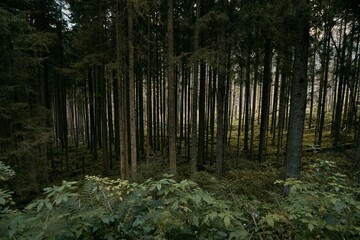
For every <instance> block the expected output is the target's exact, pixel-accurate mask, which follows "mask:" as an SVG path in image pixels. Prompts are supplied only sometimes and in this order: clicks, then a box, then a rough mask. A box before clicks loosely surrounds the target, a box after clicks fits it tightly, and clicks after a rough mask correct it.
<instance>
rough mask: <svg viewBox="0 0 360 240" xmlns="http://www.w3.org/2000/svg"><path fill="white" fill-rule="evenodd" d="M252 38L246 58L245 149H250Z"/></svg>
mask: <svg viewBox="0 0 360 240" xmlns="http://www.w3.org/2000/svg"><path fill="white" fill-rule="evenodd" d="M250 41H251V40H250V38H249V43H248V49H247V59H246V61H247V62H246V79H245V124H244V130H245V132H244V151H245V152H247V151H249V115H250V71H251V69H250V60H251V59H250V58H251V46H250V45H251V44H250ZM253 111H254V109H253Z"/></svg>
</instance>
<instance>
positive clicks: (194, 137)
mask: <svg viewBox="0 0 360 240" xmlns="http://www.w3.org/2000/svg"><path fill="white" fill-rule="evenodd" d="M200 9H201V1H200V0H197V1H196V19H195V21H196V22H195V35H194V51H197V50H198V48H199V31H200V28H199V21H198V19H199V17H200ZM198 82H199V64H198V61H197V60H195V63H194V67H193V84H192V108H191V174H192V175H194V174H195V172H196V168H197V167H196V166H197V163H198V151H199V149H198V133H197V131H198V127H197V124H198V120H197V119H198V118H197V111H198V97H197V96H198ZM199 105H200V104H199ZM200 125H201V124H199V127H200Z"/></svg>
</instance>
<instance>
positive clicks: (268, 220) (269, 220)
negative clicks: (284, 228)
mask: <svg viewBox="0 0 360 240" xmlns="http://www.w3.org/2000/svg"><path fill="white" fill-rule="evenodd" d="M266 222H267V224H269V226H271V227H274V220H273V219H272V218H269V217H268V218H266Z"/></svg>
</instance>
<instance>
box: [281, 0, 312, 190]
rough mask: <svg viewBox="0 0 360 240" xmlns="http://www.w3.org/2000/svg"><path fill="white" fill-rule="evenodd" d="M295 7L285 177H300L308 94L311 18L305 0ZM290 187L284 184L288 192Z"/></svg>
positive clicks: (295, 2)
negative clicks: (294, 34) (292, 74)
mask: <svg viewBox="0 0 360 240" xmlns="http://www.w3.org/2000/svg"><path fill="white" fill-rule="evenodd" d="M293 4H295V8H296V17H297V22H296V38H295V57H294V77H293V79H292V85H291V103H290V104H291V105H290V106H291V107H290V116H289V117H290V118H289V127H288V137H287V147H286V177H287V178H299V177H300V167H301V157H302V142H303V131H304V121H305V109H306V96H307V91H306V90H307V63H308V45H309V22H308V13H307V12H306V11H307V7H305V8H304V5H306V4H307V1H306V0H302V1H300V3H297V1H294V2H293ZM288 193H289V188H285V195H287V194H288Z"/></svg>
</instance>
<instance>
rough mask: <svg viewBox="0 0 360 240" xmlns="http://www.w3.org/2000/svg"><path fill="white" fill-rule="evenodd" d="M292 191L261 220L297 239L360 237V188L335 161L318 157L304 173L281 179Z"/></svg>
mask: <svg viewBox="0 0 360 240" xmlns="http://www.w3.org/2000/svg"><path fill="white" fill-rule="evenodd" d="M276 183H277V184H282V185H284V186H290V194H289V196H288V197H287V198H286V199H284V201H283V202H282V203H281V204H280V205H278V207H277V210H276V211H272V212H268V213H267V214H266V216H264V217H263V219H262V220H261V222H262V223H263V224H264V223H265V224H267V225H269V226H270V227H271V228H272V231H274V233H275V232H278V233H277V235H280V234H286V235H287V236H292V238H294V239H312V238H315V237H317V238H320V239H358V238H359V237H360V201H359V193H360V189H359V187H357V186H353V184H352V183H351V182H350V181H349V179H348V178H347V176H346V175H344V174H341V173H340V171H339V169H336V164H335V163H334V162H331V161H317V162H316V163H314V164H313V165H312V166H311V167H310V170H309V172H308V173H307V174H305V176H304V177H303V181H300V180H297V179H287V180H285V181H284V180H278V181H276Z"/></svg>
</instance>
